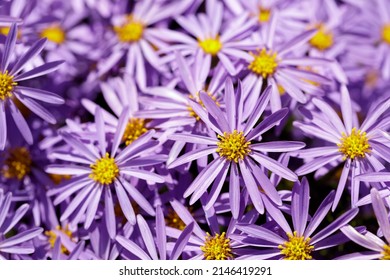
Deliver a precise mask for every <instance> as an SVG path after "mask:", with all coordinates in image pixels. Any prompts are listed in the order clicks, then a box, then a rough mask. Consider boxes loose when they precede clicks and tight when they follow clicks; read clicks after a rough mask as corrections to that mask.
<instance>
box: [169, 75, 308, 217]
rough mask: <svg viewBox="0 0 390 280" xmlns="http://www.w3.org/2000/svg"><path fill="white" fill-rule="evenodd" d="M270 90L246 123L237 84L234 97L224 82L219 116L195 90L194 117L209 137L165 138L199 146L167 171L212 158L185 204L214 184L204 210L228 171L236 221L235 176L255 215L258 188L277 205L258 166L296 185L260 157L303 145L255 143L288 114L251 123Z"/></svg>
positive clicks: (273, 163)
mask: <svg viewBox="0 0 390 280" xmlns="http://www.w3.org/2000/svg"><path fill="white" fill-rule="evenodd" d="M271 91H272V86H269V87H268V88H267V89H266V90H265V92H264V93H263V94H262V95H261V97H260V99H259V100H258V102H257V104H256V106H255V109H254V111H253V114H252V115H251V116H250V117H249V119H248V120H245V119H244V117H243V115H244V107H243V98H242V93H241V83H240V82H239V85H238V89H237V91H236V93H235V92H234V88H233V83H232V81H231V80H230V79H228V80H227V81H226V86H225V95H224V100H225V104H226V112H223V111H222V110H221V109H220V108H219V107H218V106H217V105H216V104H215V102H214V101H213V99H212V98H211V97H210V96H209V95H208V94H207V93H205V92H203V91H202V92H200V99H201V100H202V102H203V104H204V106H205V109H206V110H205V109H204V108H203V107H202V106H201V105H199V104H197V103H195V102H191V106H192V108H193V109H194V111H195V113H196V114H197V115H198V116H199V117H200V119H201V120H202V121H203V122H204V123H205V124H206V126H207V127H209V129H211V130H212V131H214V133H215V134H214V133H213V134H210V136H200V135H194V134H192V135H191V134H173V135H172V136H170V137H169V138H170V139H172V140H176V141H183V142H189V143H197V144H202V145H203V148H199V149H196V150H194V151H192V152H189V153H187V154H184V155H183V156H181V157H179V158H178V159H176V160H175V161H174V162H172V163H171V164H169V165H168V168H174V167H176V166H179V165H182V164H185V163H187V162H191V161H194V160H196V159H198V158H202V157H206V156H208V155H211V154H214V159H213V161H212V162H211V163H209V164H208V165H207V166H206V167H205V168H204V169H203V170H202V172H201V173H199V175H198V176H197V177H196V179H195V180H194V181H193V183H192V184H191V185H190V186H189V187H188V189H187V190H186V192H185V193H184V197H188V196H190V195H192V197H191V200H190V203H191V204H193V203H194V202H195V201H197V200H198V199H199V198H200V197H201V196H202V195H203V194H204V193H206V191H207V189H208V187H209V186H210V185H211V184H212V183H213V181H214V183H213V184H212V188H211V191H210V194H209V196H208V199H207V202H206V209H209V208H210V207H211V206H212V205H213V204H214V202H215V201H216V199H217V197H218V195H219V193H220V192H221V189H222V186H223V184H224V182H225V179H226V176H227V174H228V173H229V174H230V179H229V185H230V186H229V194H230V205H231V211H232V214H233V217H234V218H237V217H238V211H239V205H240V178H241V177H242V179H243V181H244V185H245V187H246V189H247V191H248V193H249V196H250V198H251V200H252V202H253V204H254V206H255V208H256V209H257V210H258V211H259V212H260V213H263V212H264V205H263V202H262V199H261V196H260V190H259V186H261V188H262V190H263V191H264V192H265V194H266V195H267V196H268V197H269V198H270V199H271V200H272V201H274V202H275V203H276V204H278V205H281V204H282V201H281V199H280V197H279V194H278V192H277V191H276V189H275V186H273V185H272V184H271V182H270V180H269V178H268V177H267V176H266V175H265V171H264V170H263V169H262V168H261V167H260V166H262V167H266V168H267V169H269V170H270V171H272V172H274V173H276V174H278V175H280V176H281V177H283V178H285V179H287V180H290V181H296V180H297V179H298V177H297V175H296V174H295V173H294V172H292V171H291V170H289V169H288V168H286V167H285V166H283V165H282V164H281V163H279V162H277V161H276V160H274V159H272V158H270V157H269V156H268V155H266V154H265V153H267V152H286V151H295V150H298V149H300V148H303V147H304V146H305V144H304V143H302V142H290V141H274V142H265V143H261V142H260V143H257V141H256V140H257V139H261V135H262V134H263V133H264V132H266V131H268V130H269V129H271V128H272V127H274V126H275V125H277V124H278V123H279V122H280V121H281V120H282V119H283V118H284V117H285V116H286V114H287V112H288V109H286V108H285V109H281V110H279V111H277V112H275V113H274V114H272V115H270V116H268V117H266V118H265V119H264V120H263V121H262V122H260V123H259V124H258V125H256V123H257V122H258V120H259V119H260V117H261V115H262V114H263V112H264V110H265V108H266V107H267V105H268V103H269V99H270V95H271ZM259 165H260V166H259ZM229 171H230V172H229Z"/></svg>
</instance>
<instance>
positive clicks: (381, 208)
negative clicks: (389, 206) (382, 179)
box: [371, 188, 390, 244]
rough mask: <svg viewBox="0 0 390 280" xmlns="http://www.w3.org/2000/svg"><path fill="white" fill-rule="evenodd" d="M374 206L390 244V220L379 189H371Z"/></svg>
mask: <svg viewBox="0 0 390 280" xmlns="http://www.w3.org/2000/svg"><path fill="white" fill-rule="evenodd" d="M371 200H372V207H373V208H374V212H375V216H376V219H377V221H378V224H379V226H380V228H381V229H382V233H383V235H384V237H385V238H386V240H387V242H388V244H390V222H389V217H388V214H387V210H386V207H385V205H384V203H383V199H382V197H381V196H380V195H379V192H378V190H377V189H375V188H372V189H371Z"/></svg>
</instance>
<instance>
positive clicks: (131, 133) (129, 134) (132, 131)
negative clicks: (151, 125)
mask: <svg viewBox="0 0 390 280" xmlns="http://www.w3.org/2000/svg"><path fill="white" fill-rule="evenodd" d="M145 125H146V121H145V120H144V119H138V118H131V119H130V120H129V121H128V123H127V126H126V129H125V132H124V133H123V137H122V142H125V144H126V146H128V145H130V144H131V143H133V142H134V141H135V140H137V139H138V138H139V137H140V136H141V135H142V134H144V133H146V132H147V131H148V129H147V128H146V126H145Z"/></svg>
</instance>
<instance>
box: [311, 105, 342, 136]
mask: <svg viewBox="0 0 390 280" xmlns="http://www.w3.org/2000/svg"><path fill="white" fill-rule="evenodd" d="M312 102H313V104H314V105H316V107H317V108H318V109H320V110H321V111H322V112H323V113H324V114H325V116H326V117H327V119H328V120H329V121H330V122H331V123H332V124H333V125H334V126H335V128H336V129H337V130H338V132H340V134H341V133H342V132H344V133H346V134H347V131H346V129H345V126H344V124H343V123H342V122H341V120H340V117H339V116H338V115H337V113H336V112H335V111H334V110H333V108H332V107H331V106H330V105H329V104H327V103H326V102H325V101H323V100H320V99H318V98H313V100H312ZM349 133H350V131H348V134H349Z"/></svg>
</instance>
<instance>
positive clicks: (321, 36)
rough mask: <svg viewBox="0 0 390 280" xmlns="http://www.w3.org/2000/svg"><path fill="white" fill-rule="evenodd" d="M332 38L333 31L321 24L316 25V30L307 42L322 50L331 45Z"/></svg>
mask: <svg viewBox="0 0 390 280" xmlns="http://www.w3.org/2000/svg"><path fill="white" fill-rule="evenodd" d="M333 43H334V38H333V33H332V32H331V31H329V30H327V29H326V28H325V26H324V25H323V24H319V25H318V26H317V32H316V33H315V34H314V36H313V37H312V38H311V39H310V41H309V44H310V45H311V46H312V47H314V48H316V49H318V50H320V51H324V50H327V49H329V48H330V47H332V46H333Z"/></svg>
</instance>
